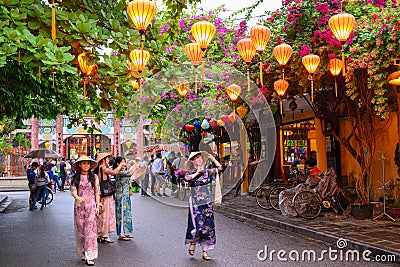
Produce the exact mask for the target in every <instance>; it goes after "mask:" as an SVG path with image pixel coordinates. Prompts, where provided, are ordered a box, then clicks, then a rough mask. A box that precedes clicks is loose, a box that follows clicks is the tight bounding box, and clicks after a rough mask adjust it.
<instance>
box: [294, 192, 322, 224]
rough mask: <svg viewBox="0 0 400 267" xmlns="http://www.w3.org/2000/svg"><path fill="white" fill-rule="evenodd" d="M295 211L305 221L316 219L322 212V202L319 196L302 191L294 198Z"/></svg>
mask: <svg viewBox="0 0 400 267" xmlns="http://www.w3.org/2000/svg"><path fill="white" fill-rule="evenodd" d="M293 204H294V210H295V211H296V213H297V214H298V215H299V216H301V217H303V218H305V219H314V218H316V217H317V216H318V215H319V214H320V212H321V204H322V203H321V201H320V199H319V197H318V196H317V194H315V193H314V192H311V191H302V192H299V193H297V194H296V195H295V196H294V198H293Z"/></svg>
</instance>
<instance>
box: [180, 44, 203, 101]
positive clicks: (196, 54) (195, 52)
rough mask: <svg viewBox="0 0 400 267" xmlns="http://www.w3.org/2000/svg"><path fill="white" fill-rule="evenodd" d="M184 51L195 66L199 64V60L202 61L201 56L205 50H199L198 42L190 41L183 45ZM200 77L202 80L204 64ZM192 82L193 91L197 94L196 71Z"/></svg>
mask: <svg viewBox="0 0 400 267" xmlns="http://www.w3.org/2000/svg"><path fill="white" fill-rule="evenodd" d="M185 53H186V55H187V56H188V57H189V60H190V62H192V64H193V66H194V67H195V68H197V67H198V66H199V64H200V62H203V63H204V60H203V56H204V54H205V52H204V51H203V50H201V48H200V45H199V44H198V43H190V44H187V45H185ZM202 79H203V80H204V64H203V69H202ZM194 82H195V86H194V92H195V94H197V71H195V72H194Z"/></svg>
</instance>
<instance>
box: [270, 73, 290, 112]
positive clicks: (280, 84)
mask: <svg viewBox="0 0 400 267" xmlns="http://www.w3.org/2000/svg"><path fill="white" fill-rule="evenodd" d="M288 87H289V83H288V82H287V81H285V80H283V79H280V80H277V81H276V82H274V89H275V91H276V93H277V94H278V96H279V98H280V106H281V114H282V113H283V108H282V97H283V96H284V95H285V93H286V90H287V89H288Z"/></svg>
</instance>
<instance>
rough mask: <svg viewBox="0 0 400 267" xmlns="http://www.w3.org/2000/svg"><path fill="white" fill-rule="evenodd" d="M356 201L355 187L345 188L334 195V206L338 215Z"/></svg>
mask: <svg viewBox="0 0 400 267" xmlns="http://www.w3.org/2000/svg"><path fill="white" fill-rule="evenodd" d="M356 200H357V190H356V188H355V187H345V188H343V189H341V190H339V191H338V192H337V194H336V205H337V207H338V214H343V212H344V211H345V210H346V209H347V207H348V206H349V205H350V204H351V203H354V201H356Z"/></svg>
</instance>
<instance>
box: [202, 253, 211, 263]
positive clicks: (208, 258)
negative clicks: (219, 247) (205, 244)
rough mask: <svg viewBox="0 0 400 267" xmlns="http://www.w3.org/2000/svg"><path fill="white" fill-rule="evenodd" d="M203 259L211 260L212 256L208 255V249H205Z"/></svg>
mask: <svg viewBox="0 0 400 267" xmlns="http://www.w3.org/2000/svg"><path fill="white" fill-rule="evenodd" d="M203 260H206V261H209V260H211V258H210V256H208V254H207V251H203Z"/></svg>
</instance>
